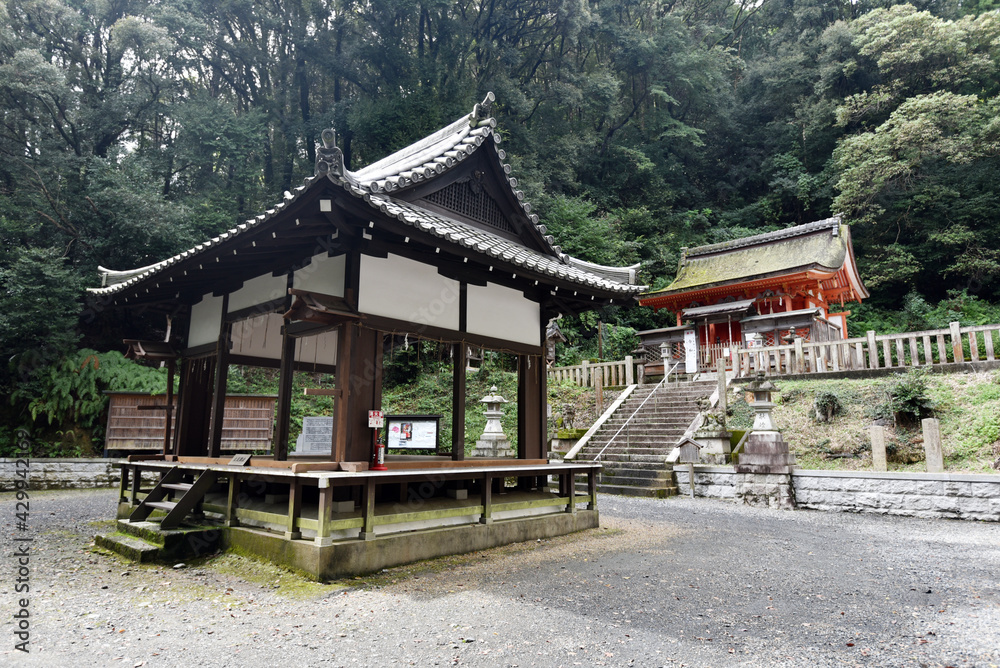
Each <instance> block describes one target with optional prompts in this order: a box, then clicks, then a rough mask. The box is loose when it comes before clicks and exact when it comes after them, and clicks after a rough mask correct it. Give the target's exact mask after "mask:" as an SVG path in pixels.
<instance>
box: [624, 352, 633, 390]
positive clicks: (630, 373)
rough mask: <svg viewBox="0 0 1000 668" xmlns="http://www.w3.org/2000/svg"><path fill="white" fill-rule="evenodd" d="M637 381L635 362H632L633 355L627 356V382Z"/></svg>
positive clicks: (627, 383) (631, 383)
mask: <svg viewBox="0 0 1000 668" xmlns="http://www.w3.org/2000/svg"><path fill="white" fill-rule="evenodd" d="M634 383H635V364H634V363H633V362H632V356H631V355H626V356H625V384H626V385H633V384H634Z"/></svg>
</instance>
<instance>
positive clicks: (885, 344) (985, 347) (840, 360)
mask: <svg viewBox="0 0 1000 668" xmlns="http://www.w3.org/2000/svg"><path fill="white" fill-rule="evenodd" d="M998 346H1000V324H996V325H977V326H971V327H961V326H960V325H959V323H957V322H953V323H950V325H949V327H948V329H934V330H928V331H924V332H905V333H902V334H876V333H875V332H872V331H869V332H868V333H867V334H866V335H865V336H864V337H859V338H854V339H843V340H840V341H823V342H816V343H808V342H805V341H804V340H802V339H798V340H796V341H795V342H794V343H790V344H786V345H781V346H768V347H765V348H734V349H733V356H734V361H736V362H738V364H737V369H738V375H739V376H749V375H753V374H755V373H757V372H758V371H763V372H764V373H765V374H766V375H782V374H805V373H821V372H827V371H853V370H860V369H905V368H913V367H929V366H937V365H941V364H955V363H959V364H961V363H964V362H981V361H987V362H992V361H995V360H997V359H1000V349H998Z"/></svg>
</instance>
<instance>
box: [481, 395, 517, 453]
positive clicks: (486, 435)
mask: <svg viewBox="0 0 1000 668" xmlns="http://www.w3.org/2000/svg"><path fill="white" fill-rule="evenodd" d="M479 403H481V404H484V405H485V406H486V410H485V411H484V413H485V414H486V428H485V429H484V430H483V434H482V436H480V437H479V439H478V440H477V441H476V447H475V449H473V451H472V456H473V457H489V458H499V457H513V456H514V450H513V449H512V448H511V447H510V441H508V440H507V437H506V436H505V435H504V433H503V427H502V426H501V425H500V418H502V417H503V405H504V404H506V403H508V402H507V400H506V399H504V398H503V397H501V396H500V395H499V394H497V386H496V385H494V386H493V387H491V388H490V393H489V394H487V395H486V396H485V397H483V398H482V399H481V400H480V402H479Z"/></svg>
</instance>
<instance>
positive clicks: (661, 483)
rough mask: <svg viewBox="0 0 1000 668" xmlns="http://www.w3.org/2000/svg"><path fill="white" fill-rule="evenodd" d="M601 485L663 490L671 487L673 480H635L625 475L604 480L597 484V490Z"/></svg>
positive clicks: (668, 478)
mask: <svg viewBox="0 0 1000 668" xmlns="http://www.w3.org/2000/svg"><path fill="white" fill-rule="evenodd" d="M601 485H615V486H616V487H653V488H664V487H673V486H674V481H673V478H670V477H666V478H636V477H634V476H627V475H620V476H619V475H616V476H612V477H609V478H604V479H603V480H601V482H599V483H598V484H597V487H598V489H600V487H601Z"/></svg>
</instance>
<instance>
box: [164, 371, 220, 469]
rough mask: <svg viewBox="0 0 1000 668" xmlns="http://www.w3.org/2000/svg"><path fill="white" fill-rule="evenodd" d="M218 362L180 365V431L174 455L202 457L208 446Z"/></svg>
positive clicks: (178, 428)
mask: <svg viewBox="0 0 1000 668" xmlns="http://www.w3.org/2000/svg"><path fill="white" fill-rule="evenodd" d="M214 376H215V358H213V357H201V358H196V359H184V361H183V362H182V363H181V386H180V393H179V394H178V397H177V425H176V426H177V430H176V434H177V435H176V438H175V440H174V454H175V455H181V456H192V455H203V454H204V445H205V443H207V442H208V434H209V417H210V415H211V406H212V380H213V378H214Z"/></svg>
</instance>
